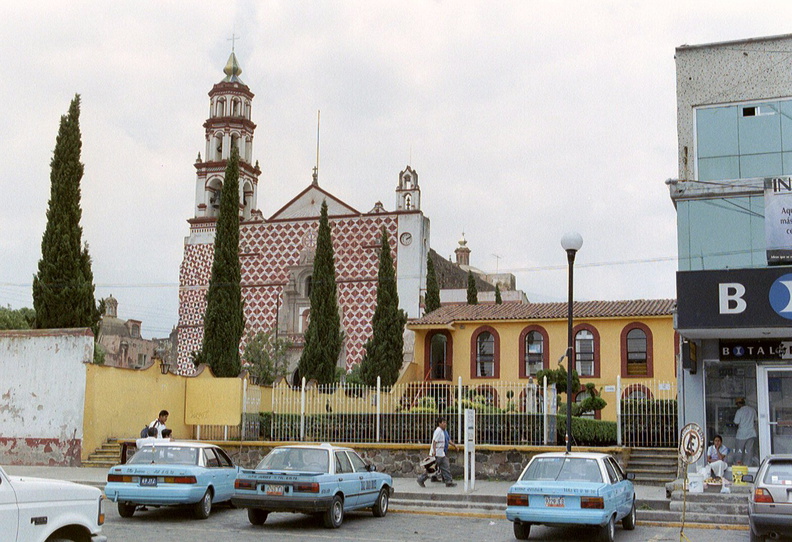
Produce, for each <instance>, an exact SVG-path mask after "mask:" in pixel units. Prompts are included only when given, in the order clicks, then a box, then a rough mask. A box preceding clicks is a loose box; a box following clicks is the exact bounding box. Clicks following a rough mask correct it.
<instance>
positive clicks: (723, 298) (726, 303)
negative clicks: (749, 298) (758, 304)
mask: <svg viewBox="0 0 792 542" xmlns="http://www.w3.org/2000/svg"><path fill="white" fill-rule="evenodd" d="M744 295H745V286H743V285H742V284H740V283H739V282H723V283H720V284H718V306H719V308H720V313H721V314H740V313H742V312H745V309H746V308H747V307H748V304H747V303H746V302H745V300H744V299H743V296H744Z"/></svg>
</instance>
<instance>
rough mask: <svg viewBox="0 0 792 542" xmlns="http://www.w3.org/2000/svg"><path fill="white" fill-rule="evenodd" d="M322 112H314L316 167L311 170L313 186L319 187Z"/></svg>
mask: <svg viewBox="0 0 792 542" xmlns="http://www.w3.org/2000/svg"><path fill="white" fill-rule="evenodd" d="M321 114H322V111H321V110H319V109H317V110H316V165H315V166H314V170H313V184H314V185H315V186H319V116H320V115H321Z"/></svg>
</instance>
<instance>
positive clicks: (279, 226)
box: [178, 214, 398, 373]
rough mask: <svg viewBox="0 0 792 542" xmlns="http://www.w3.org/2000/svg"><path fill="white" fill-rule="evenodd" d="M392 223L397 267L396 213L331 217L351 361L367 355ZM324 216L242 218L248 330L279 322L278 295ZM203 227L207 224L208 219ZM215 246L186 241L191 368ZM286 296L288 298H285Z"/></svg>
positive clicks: (182, 314) (185, 327)
mask: <svg viewBox="0 0 792 542" xmlns="http://www.w3.org/2000/svg"><path fill="white" fill-rule="evenodd" d="M383 226H384V227H385V228H386V229H387V231H388V236H389V238H390V242H391V250H392V251H393V252H394V256H393V258H394V262H397V268H398V244H397V242H396V235H397V231H398V215H396V214H376V215H359V216H354V217H343V218H337V219H333V218H332V217H331V219H330V227H331V232H332V239H333V249H334V251H335V261H336V281H337V283H338V290H337V292H338V304H339V306H340V308H341V311H342V320H341V325H342V327H343V329H344V333H345V349H346V364H347V368H350V367H351V366H352V365H353V364H355V363H358V362H359V361H360V360H361V359H362V357H363V353H364V351H363V344H364V343H365V341H366V339H367V338H368V337H369V336H370V335H371V319H372V317H373V316H374V309H375V307H376V301H377V267H378V262H379V258H378V254H379V241H380V235H381V231H382V227H383ZM318 227H319V220H318V218H315V219H305V220H293V221H283V222H249V223H243V224H242V225H241V226H240V232H239V233H240V261H241V264H242V297H243V298H244V302H245V325H246V330H245V331H246V333H247V332H248V331H253V332H254V333H255V332H257V331H263V330H266V329H270V328H272V327H273V326H275V324H276V321H277V314H278V306H279V300H280V298H281V295H282V293H283V289H284V287H285V286H286V283H287V281H288V274H289V269H290V268H291V267H292V266H295V265H297V264H298V261H299V257H300V253H301V252H302V251H303V250H304V249H305V245H304V243H305V239H311V238H315V235H306V234H308V233H313V234H315V232H316V230H317V229H318ZM200 228H201V230H202V231H205V229H206V228H207V225H206V224H201V225H200ZM213 255H214V246H213V245H211V244H187V245H185V248H184V260H183V262H182V266H181V270H180V277H179V354H178V371H179V372H180V373H190V372H192V371H193V365H192V361H191V359H190V354H191V353H192V352H194V351H197V350H199V349H200V347H201V342H202V340H203V315H204V312H205V310H206V289H207V288H208V285H209V278H210V276H211V271H212V258H213ZM280 302H282V300H281V301H280Z"/></svg>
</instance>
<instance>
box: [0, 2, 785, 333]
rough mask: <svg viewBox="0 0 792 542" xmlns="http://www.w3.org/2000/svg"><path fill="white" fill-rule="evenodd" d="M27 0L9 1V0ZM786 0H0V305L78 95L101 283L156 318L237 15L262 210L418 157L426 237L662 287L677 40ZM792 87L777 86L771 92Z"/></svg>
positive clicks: (86, 210) (526, 282)
mask: <svg viewBox="0 0 792 542" xmlns="http://www.w3.org/2000/svg"><path fill="white" fill-rule="evenodd" d="M23 4H24V7H23ZM789 21H792V2H788V1H783V2H763V3H761V4H757V5H754V6H753V7H751V6H750V5H749V4H746V3H745V2H723V1H717V2H716V1H713V2H690V1H687V2H668V1H665V2H645V1H639V2H606V1H596V2H595V1H591V2H563V3H562V2H549V1H548V2H528V1H525V2H517V1H507V0H499V1H497V2H495V1H491V2H484V1H460V0H455V1H415V2H412V1H398V2H390V1H388V2H385V1H382V2H381V1H373V0H365V1H336V2H321V1H247V2H244V1H238V2H234V1H222V2H217V1H211V2H209V1H201V2H195V1H191V2H177V1H159V2H145V1H140V0H136V1H121V0H114V1H112V2H107V1H105V0H97V1H79V0H77V1H74V2H69V3H64V2H55V1H50V2H32V3H22V2H2V3H1V4H0V35H2V40H0V66H2V71H3V76H2V78H0V102H2V103H3V113H2V115H0V148H1V149H3V151H4V152H3V160H2V162H1V164H2V165H1V167H0V189H1V190H0V193H2V195H3V197H2V202H3V206H2V210H0V305H2V306H6V305H10V306H11V307H12V308H20V307H26V306H27V307H29V306H32V298H31V293H30V291H31V286H30V285H31V281H32V277H33V275H34V274H35V273H36V271H37V264H38V260H39V258H40V257H41V237H42V234H43V231H44V227H45V223H46V216H45V213H46V209H47V201H48V198H49V188H50V185H49V172H50V168H49V162H50V159H51V157H52V150H53V148H54V146H55V137H56V135H57V130H58V124H59V121H60V116H61V115H62V114H64V113H66V111H67V110H68V106H69V101H70V100H71V99H72V98H73V96H74V95H75V94H76V93H79V94H80V95H81V96H82V115H81V119H80V121H81V129H82V142H83V152H82V161H83V162H84V164H85V176H84V177H83V180H82V209H83V219H82V226H83V230H84V231H83V238H84V240H85V241H86V242H88V244H89V246H90V253H91V256H92V258H93V272H94V277H95V282H96V293H97V297H104V296H107V295H109V294H111V293H112V294H113V296H115V297H116V298H117V299H118V302H119V316H120V317H121V318H125V319H127V318H134V319H139V320H142V321H143V335H144V337H147V338H150V337H152V336H157V337H161V336H165V335H167V333H168V332H169V331H170V330H171V328H172V327H173V326H175V325H176V324H177V321H178V277H179V265H180V263H181V259H182V255H183V242H184V237H185V236H186V235H187V234H188V224H187V222H186V220H187V219H188V218H190V217H191V216H192V214H193V206H194V185H195V168H194V165H193V164H194V162H195V159H196V157H197V155H198V153H199V152H201V153H202V154H203V152H204V147H205V143H204V129H203V126H202V125H203V122H204V121H205V119H206V118H207V116H208V112H209V99H208V96H207V93H208V92H209V90H210V89H211V88H212V85H213V84H215V83H217V82H219V81H220V80H221V79H222V78H223V76H224V75H223V72H222V69H223V67H224V65H225V63H226V60H227V59H228V56H229V53H230V52H231V41H230V40H229V38H230V37H231V36H232V34H234V33H235V34H236V35H237V36H239V39H238V40H237V41H236V54H237V57H238V59H239V63H240V65H241V67H242V70H243V72H242V75H241V78H242V80H243V81H244V82H245V83H246V84H247V85H248V86H249V87H250V89H251V90H252V92H253V93H254V94H255V95H256V96H255V98H254V101H253V112H252V119H253V121H254V122H255V123H256V124H257V129H256V132H255V140H254V149H253V157H254V160H258V161H259V163H260V166H261V170H262V174H261V177H260V178H259V188H258V191H259V192H258V203H259V208H260V209H261V210H262V212H263V214H264V216H265V217H268V216H270V215H271V214H272V213H273V212H274V211H276V210H277V209H279V208H280V207H281V206H282V205H284V204H285V203H286V202H288V201H289V200H290V199H291V198H292V197H293V196H294V195H296V194H297V193H298V192H299V191H301V190H302V189H303V188H305V187H306V186H307V185H308V184H309V183H310V180H311V168H312V167H313V165H314V161H315V152H316V114H317V110H321V136H320V141H321V143H320V147H321V151H320V152H321V158H320V185H321V186H322V187H323V188H324V189H326V190H328V191H329V192H331V193H333V194H334V195H336V196H337V197H339V198H340V199H342V200H344V201H346V202H347V203H348V204H350V205H351V206H353V207H355V208H356V209H358V210H359V211H364V212H365V211H368V210H370V209H371V208H372V207H373V206H374V203H375V202H376V201H382V202H383V204H384V205H385V207H386V208H387V209H393V208H394V204H395V195H394V188H395V186H396V183H397V181H398V174H399V171H401V170H402V169H404V167H405V166H406V165H408V164H410V165H411V166H412V167H413V168H414V169H415V170H416V171H417V173H418V176H419V183H420V186H421V190H422V208H423V211H424V213H425V214H426V216H428V217H429V219H430V220H431V246H432V248H434V249H435V250H436V251H437V252H439V253H440V254H441V255H444V256H450V255H452V254H453V251H454V249H455V248H456V246H457V241H458V240H459V238H460V236H461V234H462V232H463V231H464V233H465V237H466V238H467V240H468V247H469V248H470V249H471V250H472V253H471V265H473V266H475V267H478V268H480V269H483V270H486V271H495V270H496V268H497V270H499V271H501V272H504V271H508V272H512V273H514V274H515V275H516V276H517V285H518V288H520V289H522V290H524V291H525V292H526V293H527V295H528V297H529V299H531V300H532V301H562V300H564V299H566V279H567V276H566V255H565V253H564V251H563V250H562V249H561V246H560V243H559V240H560V238H561V236H562V235H563V233H564V232H565V231H568V230H577V231H579V232H580V233H581V235H582V236H583V239H584V242H583V248H582V249H581V251H580V252H579V254H578V257H577V265H576V275H575V290H576V298H578V299H586V300H617V299H638V298H671V297H674V296H675V286H674V272H675V269H676V261H675V258H676V253H677V251H676V214H675V211H674V207H673V204H672V203H671V200H670V198H669V195H668V189H667V187H666V186H665V184H664V181H665V180H666V179H668V178H670V177H676V176H677V163H676V101H675V100H676V98H675V85H676V79H675V65H674V49H675V47H677V46H679V45H682V44H702V43H710V42H717V41H727V40H734V39H744V38H750V37H758V36H770V35H777V34H785V33H790V32H792V26H790V23H789ZM790 94H792V90H791V91H790Z"/></svg>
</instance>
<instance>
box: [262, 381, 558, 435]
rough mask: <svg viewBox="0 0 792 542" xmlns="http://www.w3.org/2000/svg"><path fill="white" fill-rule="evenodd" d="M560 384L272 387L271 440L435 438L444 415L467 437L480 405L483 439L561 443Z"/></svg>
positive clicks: (452, 429)
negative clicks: (468, 414) (465, 426)
mask: <svg viewBox="0 0 792 542" xmlns="http://www.w3.org/2000/svg"><path fill="white" fill-rule="evenodd" d="M555 404H556V395H555V387H553V386H550V387H547V386H546V385H543V386H537V385H536V384H534V383H533V382H527V383H526V382H519V383H513V382H502V383H496V384H482V385H478V386H475V385H462V382H461V379H460V381H459V383H458V384H457V385H454V384H452V383H450V382H442V383H441V382H410V383H406V384H399V385H396V386H394V387H393V388H391V389H390V390H387V391H386V390H383V389H382V388H381V387H380V386H377V387H371V388H370V387H365V386H357V385H351V384H332V385H328V386H306V385H305V383H303V386H302V387H301V388H297V389H293V388H289V387H287V386H281V387H277V388H275V389H274V390H273V399H272V418H271V424H272V432H271V438H272V440H280V441H287V440H307V441H320V442H356V443H365V442H377V443H396V444H401V443H428V442H429V441H430V440H431V435H432V431H433V430H434V428H435V426H436V420H437V417H438V415H443V416H445V417H447V418H448V422H449V431H450V432H451V434H452V438H453V439H454V440H456V441H461V439H462V434H461V431H462V414H463V412H464V409H466V408H473V409H475V410H476V421H477V424H476V425H477V435H476V439H477V442H480V443H482V444H484V443H486V444H512V445H519V444H522V445H538V444H548V443H550V444H554V443H555V438H556V436H555V426H554V424H555V417H554V416H551V415H550V416H549V415H548V414H553V413H554V412H555Z"/></svg>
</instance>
